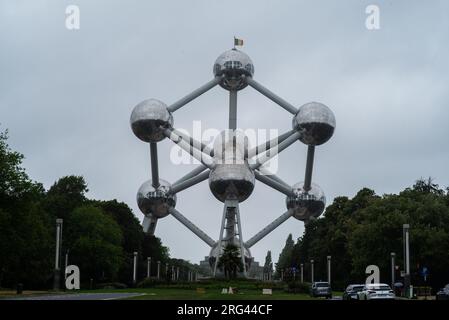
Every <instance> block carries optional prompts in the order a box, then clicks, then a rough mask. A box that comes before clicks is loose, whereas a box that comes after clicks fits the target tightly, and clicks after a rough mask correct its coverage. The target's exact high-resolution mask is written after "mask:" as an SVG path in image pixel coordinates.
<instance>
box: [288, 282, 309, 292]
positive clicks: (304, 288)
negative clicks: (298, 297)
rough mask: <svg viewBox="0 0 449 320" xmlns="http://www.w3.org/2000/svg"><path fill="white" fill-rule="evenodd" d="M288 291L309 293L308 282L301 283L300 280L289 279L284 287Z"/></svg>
mask: <svg viewBox="0 0 449 320" xmlns="http://www.w3.org/2000/svg"><path fill="white" fill-rule="evenodd" d="M284 290H285V292H288V293H310V283H306V282H304V283H301V282H300V281H290V282H288V283H287V286H286V287H285V289H284Z"/></svg>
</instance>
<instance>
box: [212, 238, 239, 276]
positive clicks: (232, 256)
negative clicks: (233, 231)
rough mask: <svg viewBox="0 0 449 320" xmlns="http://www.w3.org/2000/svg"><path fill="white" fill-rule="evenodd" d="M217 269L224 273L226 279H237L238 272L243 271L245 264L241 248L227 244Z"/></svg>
mask: <svg viewBox="0 0 449 320" xmlns="http://www.w3.org/2000/svg"><path fill="white" fill-rule="evenodd" d="M217 267H218V268H219V269H220V270H222V271H224V274H225V278H227V279H235V278H237V272H238V271H240V272H242V271H243V262H242V257H241V255H240V249H239V247H237V246H236V245H234V244H232V243H229V244H227V245H226V246H225V247H224V249H223V253H222V255H221V257H220V258H219V259H218V264H217Z"/></svg>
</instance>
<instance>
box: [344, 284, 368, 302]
mask: <svg viewBox="0 0 449 320" xmlns="http://www.w3.org/2000/svg"><path fill="white" fill-rule="evenodd" d="M364 287H365V285H364V284H350V285H349V286H348V287H347V288H346V290H345V292H343V300H357V299H358V297H357V293H358V292H360V291H362V290H363V288H364Z"/></svg>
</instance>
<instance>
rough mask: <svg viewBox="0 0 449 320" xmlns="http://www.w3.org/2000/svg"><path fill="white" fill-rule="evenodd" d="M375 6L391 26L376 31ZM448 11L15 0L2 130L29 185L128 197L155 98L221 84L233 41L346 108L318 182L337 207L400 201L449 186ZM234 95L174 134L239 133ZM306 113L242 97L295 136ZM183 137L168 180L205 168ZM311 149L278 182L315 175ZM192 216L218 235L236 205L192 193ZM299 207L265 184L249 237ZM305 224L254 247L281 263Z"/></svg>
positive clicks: (308, 94) (187, 250) (163, 160)
mask: <svg viewBox="0 0 449 320" xmlns="http://www.w3.org/2000/svg"><path fill="white" fill-rule="evenodd" d="M70 4H76V5H78V6H79V8H80V11H81V16H80V18H81V19H80V22H81V24H80V27H81V28H80V30H76V31H69V30H67V29H66V27H65V8H66V6H67V5H70ZM369 4H377V5H378V6H379V7H380V27H381V28H380V30H375V31H370V30H367V28H366V27H365V19H366V17H367V14H366V13H365V8H366V7H367V6H368V5H369ZM448 15H449V2H448V1H445V0H441V1H437V0H433V1H410V0H407V1H405V0H404V1H399V0H397V1H379V0H378V1H374V0H372V1H356V0H352V1H351V0H347V1H331V0H329V1H316V0H314V1H311V0H310V1H298V0H295V1H274V0H273V1H260V0H258V1H231V0H227V1H210V0H207V1H206V0H203V1H166V0H164V1H162V0H160V1H155V0H152V1H141V0H134V1H129V0H127V1H112V0H107V1H106V0H104V1H100V0H96V1H93V0H89V1H87V0H86V1H75V0H72V1H59V0H58V1H56V0H53V1H43V0H28V1H19V0H0V46H1V47H0V123H1V125H0V130H4V129H5V128H8V129H9V133H10V140H9V143H10V145H11V147H12V148H13V149H15V150H17V151H20V152H21V153H23V154H24V155H25V156H26V159H25V161H24V166H25V168H26V170H27V172H28V173H29V175H30V176H31V177H32V178H33V179H35V180H37V181H40V182H42V183H44V186H45V187H46V188H49V187H50V186H51V185H52V184H53V183H54V181H55V180H57V179H58V178H60V177H62V176H65V175H71V174H76V175H83V176H84V177H85V178H86V180H87V182H88V184H89V189H90V191H89V194H88V196H89V197H91V198H96V199H105V200H106V199H114V198H116V199H118V200H119V201H124V202H126V203H127V204H128V205H129V206H130V207H131V208H132V209H133V211H134V213H135V214H136V215H137V217H138V218H139V219H142V218H143V216H142V214H141V213H140V211H139V210H138V208H137V205H136V201H135V196H136V192H137V189H138V188H139V187H140V185H141V184H142V183H143V182H144V181H145V180H147V179H149V177H150V161H149V146H148V145H146V144H145V143H143V142H141V141H140V140H138V139H137V138H136V137H135V136H134V135H133V133H132V131H131V129H130V126H129V116H130V113H131V111H132V109H133V107H134V106H135V105H136V104H137V103H139V102H140V101H142V100H144V99H148V98H157V99H160V100H162V101H164V102H166V103H167V104H170V103H173V102H174V101H176V100H177V99H179V98H180V97H182V96H184V95H185V94H187V93H189V92H191V91H192V90H193V89H196V88H197V87H199V86H200V85H202V84H204V83H205V82H207V81H209V80H210V79H211V78H212V67H213V63H214V61H215V59H216V57H217V56H218V55H219V54H220V53H222V52H223V51H225V50H227V49H230V48H231V47H232V44H233V36H234V35H235V36H237V37H239V38H241V39H244V41H245V45H244V47H243V48H242V50H243V51H245V52H246V53H247V54H248V55H249V56H250V57H251V58H252V60H253V63H254V66H255V76H254V78H255V79H256V80H258V81H259V82H260V83H262V84H263V85H265V86H266V87H268V88H270V89H271V90H272V91H274V92H275V93H277V94H279V95H280V96H282V97H284V98H285V99H286V100H287V101H289V102H291V103H292V104H293V105H295V106H297V107H299V106H301V105H302V104H304V103H307V102H310V101H319V102H322V103H325V104H326V105H328V106H329V107H330V108H331V109H332V110H333V112H334V113H335V116H336V119H337V130H336V132H335V135H334V137H333V138H332V139H331V140H330V141H329V142H328V143H327V144H325V145H323V146H320V147H318V148H317V150H316V155H315V156H316V161H315V171H314V175H313V180H314V182H315V183H317V184H319V185H320V186H321V187H322V188H323V190H324V192H325V194H326V196H327V199H328V203H331V202H332V199H333V198H334V197H336V196H339V195H347V196H350V197H352V196H353V195H354V194H355V193H356V192H357V191H358V190H359V189H361V188H362V187H369V188H372V189H374V190H375V191H376V192H377V193H378V194H384V193H396V192H399V191H400V190H402V189H404V188H405V187H408V186H410V185H412V184H413V183H414V181H415V180H416V179H417V178H419V177H428V176H432V177H434V178H435V179H436V180H435V181H436V182H437V183H439V184H440V185H444V186H446V185H449V170H448V164H449V148H448V147H449V146H448V137H449V126H448V120H449V91H448V89H447V87H448V83H449V59H448V57H449V52H448V51H449V50H448V49H449V41H448V40H449V19H448V18H449V17H448ZM227 107H228V94H227V92H226V91H224V90H223V89H221V88H219V87H217V88H214V89H213V90H211V91H210V92H208V93H206V94H205V95H203V96H201V97H200V98H199V99H197V100H196V101H194V102H192V103H190V104H189V105H187V106H185V107H184V108H182V109H180V110H179V111H177V112H176V113H175V114H174V122H175V127H180V128H185V129H187V130H191V128H192V122H193V121H194V120H201V121H202V125H203V127H204V128H205V129H206V128H217V129H220V130H221V129H224V128H225V127H226V126H227V122H228V120H227V116H228V114H227V113H228V110H227ZM291 120H292V116H291V114H289V113H288V112H286V111H285V110H283V109H281V108H279V107H278V106H276V105H275V104H274V103H272V102H271V101H269V100H267V99H266V98H264V97H263V96H260V95H259V94H258V93H256V92H255V91H254V90H253V89H251V88H247V89H245V90H243V91H241V92H240V93H239V106H238V126H239V127H241V128H266V129H270V128H274V129H278V130H279V131H280V132H285V131H287V130H289V129H290V128H291ZM172 147H173V145H172V144H171V143H170V141H163V142H161V143H159V160H160V164H159V169H160V177H161V178H162V179H165V180H168V181H170V182H174V181H175V180H177V179H178V178H180V177H181V176H182V175H183V174H185V173H187V172H188V171H190V170H191V169H192V168H194V167H195V166H193V165H191V166H174V165H173V164H172V163H171V162H170V158H169V152H170V149H171V148H172ZM306 149H307V147H306V146H305V145H303V144H301V143H297V144H295V145H293V146H291V147H290V148H289V149H287V150H286V151H285V152H283V153H282V154H281V155H280V158H279V165H280V170H279V172H278V175H279V176H280V177H282V178H283V179H284V180H285V181H287V182H288V183H289V184H293V183H296V182H299V181H302V180H303V178H304V169H305V160H306ZM177 209H178V210H179V211H180V212H181V213H183V214H184V215H185V216H187V217H188V218H189V219H190V220H192V221H193V222H195V223H196V224H197V225H198V226H199V227H200V228H202V229H203V230H204V231H206V233H208V234H209V235H210V236H211V237H213V238H214V239H217V238H218V235H219V226H220V219H221V214H222V204H221V203H220V202H218V201H217V200H216V199H215V198H214V197H213V196H212V194H211V193H210V190H209V187H208V184H207V182H203V183H202V184H200V185H197V186H195V187H193V188H191V189H189V190H186V191H183V192H182V193H180V194H178V203H177ZM285 210H286V208H285V196H283V195H281V194H279V193H277V192H274V191H272V190H271V189H269V188H268V187H266V186H265V185H262V184H261V183H260V182H257V183H256V187H255V190H254V192H253V195H252V197H251V198H250V199H248V200H246V201H245V202H244V203H242V204H241V217H242V220H243V233H244V238H245V239H249V237H251V236H252V235H254V234H255V233H256V232H258V231H259V230H260V229H261V228H262V227H264V226H265V225H266V224H268V223H269V222H271V221H272V220H274V219H275V218H277V217H278V216H279V215H281V214H282V213H283V212H285ZM303 231H304V227H303V223H302V222H299V221H297V220H295V219H290V220H288V221H287V222H286V223H284V224H283V225H282V226H280V227H279V228H278V229H276V230H275V231H274V232H273V233H272V234H270V235H268V236H267V237H266V238H265V239H264V240H262V241H261V242H259V243H258V244H256V245H255V246H254V247H253V248H252V253H253V255H254V256H255V258H256V260H259V261H260V262H262V263H263V259H264V256H265V254H266V251H267V250H272V252H273V255H274V256H273V258H274V260H276V261H277V258H278V255H279V253H280V250H281V249H282V247H283V246H284V243H285V239H286V238H287V235H288V234H289V233H292V234H293V237H294V238H297V237H299V236H301V235H302V233H303ZM156 235H157V236H158V237H160V238H161V239H162V241H163V242H164V244H165V245H167V246H169V247H170V251H171V255H172V256H173V257H178V258H184V259H188V260H190V261H192V262H198V261H199V260H200V259H203V258H204V256H206V255H207V254H208V253H209V249H208V247H207V245H206V244H204V243H203V242H202V241H201V240H199V239H198V238H197V237H196V236H195V235H193V234H192V233H190V232H189V231H188V230H187V229H186V228H185V227H184V226H183V225H181V224H180V223H178V222H177V221H176V220H175V219H174V218H172V217H167V218H165V219H163V220H160V221H159V223H158V226H157V230H156Z"/></svg>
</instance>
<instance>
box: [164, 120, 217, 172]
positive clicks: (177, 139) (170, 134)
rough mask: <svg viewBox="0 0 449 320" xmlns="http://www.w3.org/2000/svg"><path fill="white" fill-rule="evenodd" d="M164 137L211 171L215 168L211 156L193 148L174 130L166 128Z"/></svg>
mask: <svg viewBox="0 0 449 320" xmlns="http://www.w3.org/2000/svg"><path fill="white" fill-rule="evenodd" d="M164 135H165V136H166V137H167V138H169V139H170V140H171V141H173V142H174V143H176V144H177V145H178V146H179V147H180V148H181V149H184V150H185V151H186V152H188V153H189V154H190V155H191V156H192V157H194V158H195V159H197V160H198V161H200V162H201V163H202V164H203V165H205V166H206V167H208V168H209V169H212V168H213V167H214V166H215V165H214V160H213V159H212V158H211V157H210V156H208V155H207V154H205V153H202V152H201V151H200V150H198V149H196V148H194V147H192V146H191V145H190V144H189V143H188V142H187V141H186V140H185V139H183V137H182V136H180V135H177V134H176V133H175V132H174V129H173V128H166V129H165V130H164Z"/></svg>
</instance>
